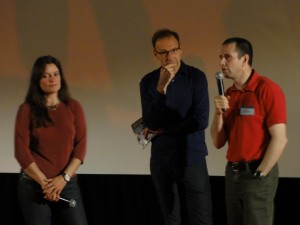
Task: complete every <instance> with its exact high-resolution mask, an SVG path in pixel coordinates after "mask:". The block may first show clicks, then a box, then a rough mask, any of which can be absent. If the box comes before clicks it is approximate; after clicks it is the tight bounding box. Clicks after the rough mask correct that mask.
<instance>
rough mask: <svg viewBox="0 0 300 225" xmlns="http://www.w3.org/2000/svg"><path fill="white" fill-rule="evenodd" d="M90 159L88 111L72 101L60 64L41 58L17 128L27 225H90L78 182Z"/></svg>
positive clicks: (21, 196) (17, 154) (20, 193)
mask: <svg viewBox="0 0 300 225" xmlns="http://www.w3.org/2000/svg"><path fill="white" fill-rule="evenodd" d="M85 154H86V124H85V118H84V113H83V109H82V107H81V105H80V104H79V102H77V101H76V100H74V99H72V98H71V97H70V95H69V92H68V87H67V83H66V81H65V78H64V75H63V70H62V67H61V64H60V62H59V61H58V60H57V59H56V58H54V57H53V56H42V57H39V58H38V59H37V60H36V61H35V64H34V66H33V68H32V72H31V80H30V85H29V88H28V92H27V96H26V98H25V102H24V103H23V104H21V106H20V107H19V110H18V112H17V116H16V124H15V157H16V159H17V161H18V162H19V164H20V166H21V174H20V179H19V182H18V197H19V201H20V206H21V209H22V212H23V216H24V220H25V222H26V224H31V225H33V224H36V225H40V224H43V225H50V224H60V223H63V224H70V225H77V224H78V225H86V224H87V222H86V216H85V211H84V208H83V203H82V200H81V194H80V190H79V186H78V184H77V177H76V170H77V169H78V168H79V166H80V165H81V164H82V163H83V160H84V157H85ZM63 199H66V200H71V201H69V204H64V203H66V201H63Z"/></svg>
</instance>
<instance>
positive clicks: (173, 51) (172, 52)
mask: <svg viewBox="0 0 300 225" xmlns="http://www.w3.org/2000/svg"><path fill="white" fill-rule="evenodd" d="M179 50H180V46H179V47H178V48H174V49H171V50H170V51H162V52H159V51H157V50H156V49H154V51H155V52H156V53H157V54H159V55H161V56H167V55H169V54H171V55H174V54H176V53H177V52H178V51H179Z"/></svg>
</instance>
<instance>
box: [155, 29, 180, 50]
mask: <svg viewBox="0 0 300 225" xmlns="http://www.w3.org/2000/svg"><path fill="white" fill-rule="evenodd" d="M171 36H173V37H174V38H176V40H177V41H178V43H179V45H180V40H179V35H178V34H177V32H175V31H172V30H169V29H165V28H164V29H160V30H157V31H156V32H155V33H154V34H153V36H152V45H153V48H155V44H156V42H157V40H159V39H161V38H166V37H171Z"/></svg>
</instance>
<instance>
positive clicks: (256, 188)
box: [225, 164, 278, 225]
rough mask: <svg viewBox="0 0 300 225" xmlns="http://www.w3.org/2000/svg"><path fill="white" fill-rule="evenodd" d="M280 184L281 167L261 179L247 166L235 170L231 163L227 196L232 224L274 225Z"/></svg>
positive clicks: (228, 219) (227, 170)
mask: <svg viewBox="0 0 300 225" xmlns="http://www.w3.org/2000/svg"><path fill="white" fill-rule="evenodd" d="M277 186H278V166H277V164H276V165H275V166H274V167H273V168H272V170H271V171H270V172H269V173H268V175H267V176H266V177H265V178H262V179H257V178H255V177H254V176H253V171H251V170H250V169H246V170H243V171H239V172H238V173H233V171H232V168H231V167H230V166H229V165H227V167H226V176H225V193H226V194H225V196H226V210H227V224H228V225H272V224H273V219H274V218H273V217H274V215H273V214H274V198H275V194H276V190H277Z"/></svg>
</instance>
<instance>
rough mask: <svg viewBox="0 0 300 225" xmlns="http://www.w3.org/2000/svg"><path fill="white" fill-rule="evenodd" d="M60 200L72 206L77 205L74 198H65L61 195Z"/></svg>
mask: <svg viewBox="0 0 300 225" xmlns="http://www.w3.org/2000/svg"><path fill="white" fill-rule="evenodd" d="M59 200H62V201H64V202H67V203H69V206H70V207H75V206H76V200H74V199H65V198H62V197H59Z"/></svg>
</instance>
